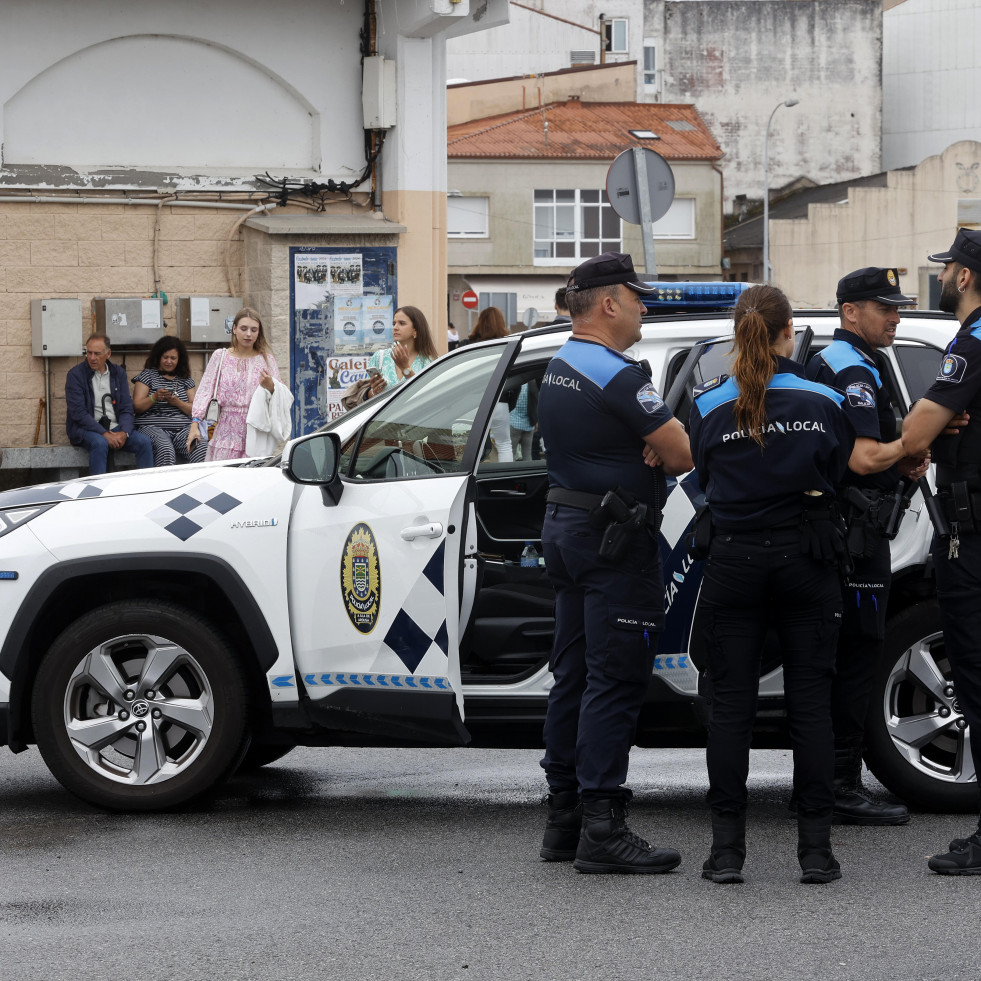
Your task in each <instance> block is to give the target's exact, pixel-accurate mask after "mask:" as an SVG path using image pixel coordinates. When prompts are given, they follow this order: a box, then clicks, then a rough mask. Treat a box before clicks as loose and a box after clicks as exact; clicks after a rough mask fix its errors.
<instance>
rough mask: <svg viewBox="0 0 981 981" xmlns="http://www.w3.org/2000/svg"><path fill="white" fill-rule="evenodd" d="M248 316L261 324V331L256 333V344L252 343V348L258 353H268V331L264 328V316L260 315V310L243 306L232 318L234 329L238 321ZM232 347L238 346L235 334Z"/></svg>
mask: <svg viewBox="0 0 981 981" xmlns="http://www.w3.org/2000/svg"><path fill="white" fill-rule="evenodd" d="M246 317H248V318H249V319H251V320H254V321H255V322H256V323H257V324H258V325H259V333H258V334H256V335H255V344H253V345H252V350H253V351H255V352H256V353H257V354H266V353H267V352H268V351H269V345H268V344H267V343H266V332H265V331H264V330H263V327H262V317H260V316H259V311H258V310H255V309H253V308H252V307H242V309H241V310H239V312H238V313H237V314H235V317H234V318H233V320H232V329H233V330H234V329H235V327H236V326H237V324H238V322H239V321H240V320H244V319H245V318H246ZM232 347H236V343H235V337H234V335H233V336H232Z"/></svg>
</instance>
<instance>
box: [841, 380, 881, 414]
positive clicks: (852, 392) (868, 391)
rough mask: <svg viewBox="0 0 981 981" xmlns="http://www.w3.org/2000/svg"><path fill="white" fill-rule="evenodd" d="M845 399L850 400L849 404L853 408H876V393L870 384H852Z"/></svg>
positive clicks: (846, 391)
mask: <svg viewBox="0 0 981 981" xmlns="http://www.w3.org/2000/svg"><path fill="white" fill-rule="evenodd" d="M845 397H846V398H847V399H848V404H849V405H850V406H852V407H853V408H856V409H874V408H875V392H873V391H872V386H871V385H869V384H868V382H852V383H851V385H849V386H848V388H846V389H845Z"/></svg>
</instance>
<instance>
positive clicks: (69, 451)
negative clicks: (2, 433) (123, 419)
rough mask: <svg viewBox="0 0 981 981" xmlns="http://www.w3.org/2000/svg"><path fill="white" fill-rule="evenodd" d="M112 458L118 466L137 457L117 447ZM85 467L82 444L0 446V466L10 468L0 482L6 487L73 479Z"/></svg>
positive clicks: (130, 463)
mask: <svg viewBox="0 0 981 981" xmlns="http://www.w3.org/2000/svg"><path fill="white" fill-rule="evenodd" d="M115 460H116V467H117V468H118V469H120V470H126V469H129V468H131V467H134V466H135V465H136V457H134V456H133V454H132V453H127V452H125V451H124V450H116V453H115ZM88 469H89V454H88V450H86V449H85V448H84V447H81V446H7V447H4V448H3V449H0V470H6V471H11V472H10V473H7V474H4V475H3V482H2V484H0V486H4V487H8V488H9V487H23V486H25V485H27V484H39V483H46V482H48V481H65V480H76V479H77V478H78V477H84V476H85V475H86V474H87V473H88ZM21 474H23V477H22V476H21Z"/></svg>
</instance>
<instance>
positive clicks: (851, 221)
mask: <svg viewBox="0 0 981 981" xmlns="http://www.w3.org/2000/svg"><path fill="white" fill-rule="evenodd" d="M977 170H981V143H978V142H973V141H963V142H960V143H955V144H953V146H950V147H948V148H947V149H946V150H945V151H944V152H943V153H942V154H939V155H937V156H932V157H928V158H927V159H926V160H924V161H923V162H922V163H921V164H920V165H919V166H918V167H916V168H914V169H910V170H898V171H890V173H889V175H888V185H887V186H886V187H881V188H878V187H877V188H861V187H860V188H853V189H852V190H851V191H850V192H849V194H848V200H847V202H845V203H841V204H819V205H812V206H811V207H810V209H809V213H808V217H807V218H806V219H799V220H793V221H771V223H770V258H771V261H772V262H773V269H774V281H775V283H776V284H777V285H778V286H780V287H782V288H783V289H784V290H786V292H787V293H788V295H789V296H790V297H791V300H792V301H793V302H794V304H795V305H797V306H803V307H822V306H828V305H833V303H834V293H835V285H836V283H837V281H838V279H839V278H840V277H841V276H843V275H844V274H845V273H847V272H849V271H850V270H852V269H859V268H861V267H862V266H897V267H899V270H900V280H899V286H900V289H901V290H902V291H903V292H904V293H905V294H906V295H907V296H912V297H918V298H919V299H920V306H921V307H926V306H927V303H928V279H929V276H930V274H931V273H933V274H936V273H937V272H938V271H939V269H940V267H939V266H937V265H935V264H931V263H929V262H927V261H926V257H927V255H928V254H929V253H933V252H940V251H942V250H944V249H946V248H947V247H948V246H949V245H950V243H951V242H952V241H953V240H954V235H955V234H956V231H957V228H958V225H959V224H967V225H969V226H971V227H979V225H981V186H974V187H973V188H972V189H970V190H965V189H964V183H963V181H962V180H961V175H962V174H963V173H964V172H965V171H975V172H976V171H977ZM969 219H973V220H969Z"/></svg>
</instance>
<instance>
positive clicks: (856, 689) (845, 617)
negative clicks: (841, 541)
mask: <svg viewBox="0 0 981 981" xmlns="http://www.w3.org/2000/svg"><path fill="white" fill-rule="evenodd" d="M853 563H854V566H855V570H854V572H853V573H852V574H851V575H849V576H847V577H845V579H844V580H842V584H841V599H842V617H841V631H840V632H839V634H838V653H837V655H836V657H835V680H834V684H833V685H832V686H831V723H832V726H833V728H834V733H835V741H836V742H849V741H851V740H852V739H856V740H859V739H862V738H863V737H864V735H865V718H866V716H867V714H868V710H869V697H870V696H871V694H872V684H873V681H874V680H875V669H876V665H878V663H879V660H880V658H881V656H882V647H883V643H884V641H885V637H886V607H887V605H888V603H889V586H890V585H891V583H892V558H891V556H890V554H889V542H888V540H887V539H885V538H883V539H881V540H880V541H879V545H878V548H877V549H876V551H875V554H874V555H872V556H870V557H869V558H856V559H853Z"/></svg>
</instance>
